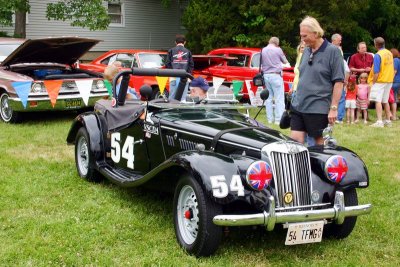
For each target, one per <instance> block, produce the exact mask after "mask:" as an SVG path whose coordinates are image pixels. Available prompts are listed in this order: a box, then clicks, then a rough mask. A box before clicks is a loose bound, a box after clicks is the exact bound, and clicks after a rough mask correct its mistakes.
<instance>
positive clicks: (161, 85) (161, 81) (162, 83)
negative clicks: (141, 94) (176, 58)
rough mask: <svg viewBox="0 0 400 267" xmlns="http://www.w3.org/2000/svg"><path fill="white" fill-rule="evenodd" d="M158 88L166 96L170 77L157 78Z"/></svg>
mask: <svg viewBox="0 0 400 267" xmlns="http://www.w3.org/2000/svg"><path fill="white" fill-rule="evenodd" d="M156 79H157V83H158V88H159V89H160V93H161V94H164V89H165V85H167V81H168V77H160V76H156Z"/></svg>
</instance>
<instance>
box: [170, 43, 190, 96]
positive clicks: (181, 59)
mask: <svg viewBox="0 0 400 267" xmlns="http://www.w3.org/2000/svg"><path fill="white" fill-rule="evenodd" d="M175 44H176V46H175V47H173V48H171V49H170V50H169V51H168V56H167V62H166V64H165V65H166V67H167V68H168V69H183V70H185V71H186V72H187V73H190V74H191V73H192V72H193V67H194V62H193V58H192V53H191V52H190V50H189V49H187V48H185V44H186V39H185V37H184V36H183V35H177V36H176V39H175ZM187 88H188V86H187V78H186V77H182V78H181V79H180V81H179V85H178V88H177V89H176V90H172V88H171V86H170V92H169V93H170V99H171V98H173V99H176V100H179V101H180V100H181V99H185V98H186V94H187ZM184 92H185V94H184ZM182 96H184V97H182Z"/></svg>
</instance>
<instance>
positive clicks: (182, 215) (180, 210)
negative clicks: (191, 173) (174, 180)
mask: <svg viewBox="0 0 400 267" xmlns="http://www.w3.org/2000/svg"><path fill="white" fill-rule="evenodd" d="M219 214H222V207H221V205H219V204H217V203H215V202H213V201H211V199H209V198H208V197H207V196H206V195H205V194H204V191H203V189H202V188H201V186H200V185H199V183H198V182H197V181H196V180H194V179H192V178H189V177H183V178H182V179H181V180H180V181H179V182H178V185H177V187H176V189H175V195H174V226H175V234H176V238H177V240H178V243H179V245H180V246H181V247H182V248H183V249H184V250H185V251H187V252H188V253H189V254H191V255H195V256H197V257H201V256H209V255H211V254H213V253H214V252H215V251H216V250H217V248H218V246H219V244H220V242H221V239H222V228H221V227H218V226H216V225H215V224H214V223H213V218H214V216H215V215H219Z"/></svg>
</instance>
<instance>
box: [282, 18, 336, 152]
mask: <svg viewBox="0 0 400 267" xmlns="http://www.w3.org/2000/svg"><path fill="white" fill-rule="evenodd" d="M323 35H324V30H323V29H322V28H321V26H320V25H319V23H318V21H317V20H316V19H315V18H312V17H306V18H305V19H304V20H303V21H302V22H301V23H300V37H301V40H302V41H304V43H305V44H306V46H307V48H306V49H305V50H304V54H303V57H302V60H301V62H300V66H299V71H300V76H299V83H298V85H297V92H296V96H295V97H294V98H293V99H292V106H291V109H292V110H291V111H292V112H291V116H292V117H291V122H290V127H291V133H290V135H291V137H292V138H293V139H295V140H296V141H298V142H300V143H304V138H305V135H306V134H308V135H309V136H310V137H313V138H314V139H315V142H316V144H317V145H319V144H323V138H322V131H323V129H324V128H326V127H327V125H328V124H331V125H332V124H334V122H335V120H336V119H337V113H338V112H337V107H338V102H339V99H340V96H341V94H342V89H343V82H344V65H343V56H342V54H341V52H340V50H339V49H337V47H335V46H334V45H332V44H331V43H329V42H328V41H327V40H326V39H324V38H323Z"/></svg>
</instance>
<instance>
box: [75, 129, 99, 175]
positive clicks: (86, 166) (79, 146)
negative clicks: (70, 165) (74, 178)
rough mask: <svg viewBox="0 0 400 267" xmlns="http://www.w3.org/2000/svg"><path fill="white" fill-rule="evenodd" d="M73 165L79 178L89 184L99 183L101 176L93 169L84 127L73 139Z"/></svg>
mask: <svg viewBox="0 0 400 267" xmlns="http://www.w3.org/2000/svg"><path fill="white" fill-rule="evenodd" d="M75 164H76V169H77V171H78V174H79V176H80V177H82V178H83V179H85V180H88V181H90V182H100V181H101V180H102V177H101V175H100V174H99V173H98V172H97V171H96V170H95V169H94V168H93V164H94V156H93V153H92V152H91V149H90V140H89V134H88V132H87V130H86V128H85V127H81V128H80V129H79V130H78V133H77V134H76V138H75Z"/></svg>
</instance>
